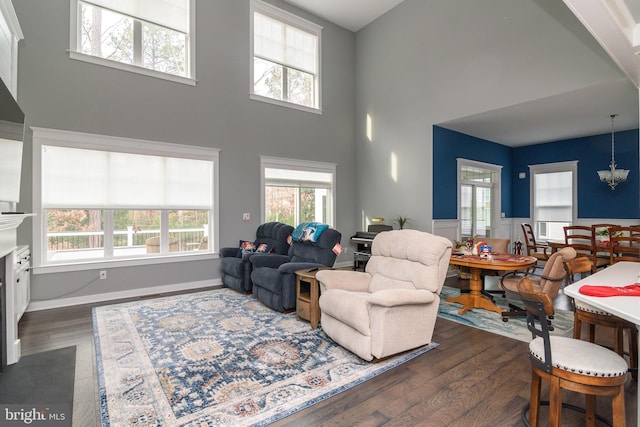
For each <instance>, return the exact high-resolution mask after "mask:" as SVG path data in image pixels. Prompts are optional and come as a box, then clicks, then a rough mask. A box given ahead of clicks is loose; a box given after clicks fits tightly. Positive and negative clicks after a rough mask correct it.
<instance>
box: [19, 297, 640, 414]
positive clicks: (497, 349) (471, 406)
mask: <svg viewBox="0 0 640 427" xmlns="http://www.w3.org/2000/svg"><path fill="white" fill-rule="evenodd" d="M91 307H92V305H83V306H76V307H70V308H64V309H55V310H45V311H39V312H28V313H26V314H25V315H24V316H23V319H22V320H21V322H20V325H19V327H20V331H19V335H20V338H21V341H22V350H23V354H25V355H26V354H31V353H34V352H39V351H46V350H52V349H56V348H62V347H66V346H67V345H78V349H79V350H78V352H77V354H78V355H79V357H84V358H85V359H86V360H91V361H93V360H94V358H95V354H94V352H95V351H94V349H93V325H92V317H91ZM604 335H607V334H604ZM433 340H434V341H435V342H437V343H439V346H438V347H436V348H435V349H433V350H431V351H429V352H427V353H425V354H423V355H421V356H418V357H416V358H415V359H413V360H410V361H408V362H406V363H404V364H402V365H400V366H398V367H396V368H394V369H392V370H390V371H387V372H385V373H383V374H381V375H379V376H377V377H375V378H372V379H371V380H368V381H366V382H364V383H363V384H360V385H358V386H356V387H354V388H352V389H349V390H347V391H345V392H343V393H340V394H338V395H336V396H333V397H331V398H329V399H326V400H324V401H322V402H319V403H317V404H316V405H313V406H312V407H309V408H307V409H304V410H302V411H300V412H297V413H295V414H292V415H291V416H289V417H287V418H285V419H283V420H280V421H278V422H276V423H274V424H273V425H274V426H295V427H300V426H314V427H315V426H353V425H358V426H403V427H404V426H407V425H411V426H429V427H431V426H463V427H470V426H522V425H523V424H522V423H521V422H520V411H521V408H522V407H523V405H525V404H526V402H528V400H529V384H530V375H531V367H530V362H529V360H528V344H527V343H524V342H520V341H516V340H512V339H510V338H507V337H503V336H500V335H496V334H491V333H488V332H485V331H481V330H478V329H475V328H471V327H468V326H464V325H461V324H459V323H455V322H451V321H447V320H444V319H438V320H437V322H436V327H435V330H434V336H433ZM91 365H94V364H93V363H90V364H89V367H88V368H87V369H86V371H84V372H82V377H81V378H80V384H81V386H82V391H81V392H80V393H78V394H79V395H80V400H79V401H78V402H76V404H77V406H78V408H77V410H76V411H79V413H76V412H74V417H76V419H77V420H81V421H82V424H81V425H82V426H83V427H85V426H91V425H99V421H98V414H97V408H96V405H95V403H96V400H97V397H96V388H97V379H96V378H97V377H96V374H95V366H93V368H92V367H91ZM77 374H78V373H77ZM625 392H626V396H625V402H626V405H627V408H626V414H627V417H626V418H627V425H630V426H632V425H636V424H637V421H636V419H637V417H636V414H637V412H636V411H637V409H636V404H637V403H636V402H637V401H636V396H637V384H636V383H634V382H633V381H631V379H630V376H629V379H628V381H627V384H626V386H625ZM546 393H548V386H546V384H544V383H543V395H544V396H548V394H546ZM565 395H566V396H565V400H566V401H568V402H571V403H573V404H577V405H580V406H582V405H583V397H582V396H581V395H576V394H570V393H565ZM545 411H546V409H545V408H543V409H542V411H541V416H542V419H543V420H544V419H545V417H546V414H547V413H546V412H545ZM598 413H601V414H602V415H604V416H610V415H611V409H610V401H609V400H607V399H598ZM583 424H584V422H583V418H581V416H580V415H578V414H572V413H570V412H568V411H564V412H563V425H568V426H573V425H576V426H578V425H583ZM542 425H543V426H544V425H546V423H545V422H543V423H542Z"/></svg>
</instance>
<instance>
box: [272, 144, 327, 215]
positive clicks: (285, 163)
mask: <svg viewBox="0 0 640 427" xmlns="http://www.w3.org/2000/svg"><path fill="white" fill-rule="evenodd" d="M260 166H261V170H262V183H263V185H262V189H263V198H262V200H263V205H262V206H263V215H262V217H263V219H264V221H265V222H269V221H278V222H283V223H285V224H289V225H291V226H293V227H295V226H296V225H298V224H300V223H301V222H310V221H317V222H322V223H325V224H330V225H333V222H334V211H335V209H334V207H335V191H334V186H335V180H336V179H335V178H336V165H335V164H333V163H320V162H310V161H301V160H293V159H279V158H275V157H264V156H263V157H261V159H260Z"/></svg>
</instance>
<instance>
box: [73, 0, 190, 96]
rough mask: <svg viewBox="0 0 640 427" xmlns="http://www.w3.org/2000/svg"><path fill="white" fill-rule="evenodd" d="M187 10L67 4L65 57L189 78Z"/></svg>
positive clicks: (103, 2) (172, 3)
mask: <svg viewBox="0 0 640 427" xmlns="http://www.w3.org/2000/svg"><path fill="white" fill-rule="evenodd" d="M193 5H194V0H86V1H81V0H71V10H72V13H73V14H72V16H73V17H74V18H75V19H72V20H71V37H70V38H71V42H70V44H71V46H70V51H71V57H72V58H74V59H81V60H86V61H90V62H97V63H100V64H102V65H109V66H112V67H116V68H124V69H127V70H129V71H135V72H140V73H143V74H150V75H154V76H156V77H164V78H170V79H172V80H179V81H181V80H180V79H184V80H187V79H189V78H193V77H194V76H193V66H192V65H193V64H194V61H193V57H194V55H193V53H194V48H193V47H194V46H195V44H194V40H193V39H194V37H193V34H194V33H195V31H194V29H193V23H194V20H193V19H192V16H193V14H192V10H193ZM188 82H189V83H191V84H193V82H192V81H191V80H188Z"/></svg>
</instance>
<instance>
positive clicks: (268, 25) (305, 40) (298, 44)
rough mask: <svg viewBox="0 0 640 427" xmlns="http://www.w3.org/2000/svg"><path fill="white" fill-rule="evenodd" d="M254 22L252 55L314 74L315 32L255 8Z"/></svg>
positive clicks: (315, 67)
mask: <svg viewBox="0 0 640 427" xmlns="http://www.w3.org/2000/svg"><path fill="white" fill-rule="evenodd" d="M253 25H254V47H253V49H254V55H256V56H259V57H261V58H263V59H266V60H269V61H272V62H276V63H278V64H281V65H285V66H287V67H291V68H295V69H298V70H301V71H306V72H308V73H311V74H317V69H318V64H317V51H318V37H317V36H315V35H314V34H311V33H309V32H306V31H303V30H301V29H299V28H296V27H293V26H291V25H287V24H285V23H283V22H281V21H278V20H275V19H272V18H270V17H268V16H266V15H263V14H261V13H257V12H256V13H255V14H254V18H253Z"/></svg>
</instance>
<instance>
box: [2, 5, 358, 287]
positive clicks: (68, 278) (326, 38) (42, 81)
mask: <svg viewBox="0 0 640 427" xmlns="http://www.w3.org/2000/svg"><path fill="white" fill-rule="evenodd" d="M272 3H273V4H275V5H277V6H280V7H282V8H285V9H288V10H290V11H294V12H297V13H299V14H300V15H301V16H303V17H305V18H307V19H309V20H311V21H313V22H316V23H318V24H319V25H322V26H323V27H324V30H323V34H322V35H323V40H322V48H323V51H322V52H323V57H322V66H323V69H322V72H323V86H322V88H323V94H322V95H323V107H324V113H323V114H322V115H317V114H310V113H305V112H300V111H297V110H292V109H288V108H283V107H279V106H275V105H271V104H265V103H261V102H256V101H251V100H249V95H248V94H249V87H248V85H249V81H250V77H249V61H250V58H249V1H248V0H215V1H198V2H197V35H196V37H197V38H196V41H197V48H196V49H197V50H196V55H197V56H196V60H197V66H196V76H197V80H198V83H197V85H196V86H195V87H192V86H187V85H182V84H177V83H172V82H168V81H165V80H159V79H154V78H149V77H145V76H141V75H137V74H133V73H128V72H124V71H119V70H115V69H110V68H106V67H100V66H96V65H93V64H88V63H84V62H80V61H74V60H70V59H69V56H68V53H67V50H68V48H69V16H70V14H69V0H47V1H42V0H20V1H14V6H15V9H16V14H17V16H18V19H19V21H20V25H21V27H22V30H23V32H24V36H25V39H24V40H23V41H22V42H21V45H20V56H19V75H18V82H19V83H18V101H19V103H20V105H21V107H22V109H23V110H24V112H25V114H26V125H27V126H36V127H45V128H54V129H63V130H70V131H79V132H89V133H96V134H105V135H114V136H122V137H130V138H140V139H148V140H155V141H163V142H170V143H179V144H189V145H201V146H207V147H215V148H219V149H220V150H221V151H220V211H219V213H220V239H219V241H220V244H221V246H235V245H237V242H238V240H239V239H241V238H242V239H250V238H252V237H255V229H256V227H257V226H258V224H259V222H260V221H259V218H260V168H259V164H260V163H259V156H260V155H268V156H277V157H287V158H294V159H304V160H317V161H323V162H333V163H337V165H338V166H337V218H336V228H337V229H338V230H340V231H341V232H342V234H343V240H342V244H343V245H344V246H345V247H348V246H349V236H350V235H351V234H353V231H354V230H356V229H357V228H358V226H357V225H356V224H357V215H355V212H356V210H355V198H354V195H355V193H356V180H355V175H356V174H355V168H354V165H355V146H354V134H355V131H354V122H355V120H354V111H355V82H354V78H355V61H354V54H355V36H354V34H353V33H351V32H349V31H347V30H344V29H342V28H340V27H337V26H335V25H333V24H330V23H328V22H326V21H323V20H321V19H318V18H316V17H313V16H311V15H309V14H307V13H305V12H301V11H298V10H295V9H293V8H292V7H291V6H290V5H288V4H286V3H283V2H280V1H277V0H274V1H272ZM25 156H26V157H27V158H28V159H30V156H31V147H30V144H27V147H26V148H25ZM30 174H31V167H30V165H29V164H28V162H27V164H26V165H25V168H24V172H23V175H24V178H23V179H24V181H23V182H24V185H23V189H24V190H23V194H22V204H21V205H20V209H22V210H24V211H30V208H31V197H32V195H31V192H30V188H31V176H30ZM243 212H250V213H251V217H252V219H253V222H252V223H250V224H247V223H244V222H243V221H242V213H243ZM28 221H29V220H28ZM25 224H27V223H26V222H25ZM30 225H31V224H30V221H29V222H28V224H27V225H23V226H22V227H21V230H20V235H19V240H20V241H21V242H22V243H30V240H31V230H30ZM346 259H347V256H342V257H341V259H339V261H344V260H346ZM96 274H97V273H96V271H88V272H87V271H85V272H72V273H71V272H70V273H56V274H35V275H34V276H33V277H32V296H33V298H34V299H47V298H55V297H57V296H61V295H63V294H67V293H69V292H72V291H74V290H76V289H79V288H81V287H83V286H86V287H84V288H83V289H81V290H79V291H77V292H74V293H71V294H69V295H67V297H77V296H83V295H92V294H99V293H103V292H114V291H124V290H130V289H135V288H145V287H153V286H162V285H169V284H175V283H183V282H193V281H202V280H215V279H218V278H219V271H218V261H217V260H214V261H196V262H189V263H173V264H171V263H167V264H160V265H153V266H145V267H129V268H118V269H110V271H109V274H108V279H107V280H100V281H93V280H94V278H95V277H96Z"/></svg>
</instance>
